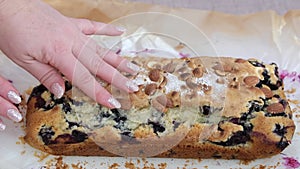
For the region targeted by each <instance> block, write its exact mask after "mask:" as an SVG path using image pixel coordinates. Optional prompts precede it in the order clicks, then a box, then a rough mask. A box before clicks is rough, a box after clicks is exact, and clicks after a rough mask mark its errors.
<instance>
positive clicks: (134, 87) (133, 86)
mask: <svg viewBox="0 0 300 169" xmlns="http://www.w3.org/2000/svg"><path fill="white" fill-rule="evenodd" d="M126 86H127V87H128V89H129V90H132V91H134V92H136V91H138V90H139V86H138V85H136V84H135V83H133V82H132V81H127V82H126Z"/></svg>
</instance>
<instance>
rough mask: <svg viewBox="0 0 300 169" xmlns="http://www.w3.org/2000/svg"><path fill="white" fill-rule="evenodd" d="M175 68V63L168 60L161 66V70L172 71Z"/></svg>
mask: <svg viewBox="0 0 300 169" xmlns="http://www.w3.org/2000/svg"><path fill="white" fill-rule="evenodd" d="M175 69H176V64H174V63H172V62H170V63H168V64H167V65H165V66H164V67H163V70H164V71H166V72H169V73H173V72H174V71H175Z"/></svg>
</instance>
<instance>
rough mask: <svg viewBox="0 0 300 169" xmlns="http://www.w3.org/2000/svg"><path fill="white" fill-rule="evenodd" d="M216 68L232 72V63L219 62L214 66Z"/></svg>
mask: <svg viewBox="0 0 300 169" xmlns="http://www.w3.org/2000/svg"><path fill="white" fill-rule="evenodd" d="M212 68H213V69H214V70H220V71H223V72H231V70H232V67H231V66H230V65H221V64H220V63H218V64H217V65H215V66H213V67H212Z"/></svg>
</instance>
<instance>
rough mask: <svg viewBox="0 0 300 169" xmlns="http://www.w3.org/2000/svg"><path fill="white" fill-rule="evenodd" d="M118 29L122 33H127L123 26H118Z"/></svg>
mask: <svg viewBox="0 0 300 169" xmlns="http://www.w3.org/2000/svg"><path fill="white" fill-rule="evenodd" d="M116 29H117V30H118V31H120V32H125V31H126V28H124V27H123V26H116Z"/></svg>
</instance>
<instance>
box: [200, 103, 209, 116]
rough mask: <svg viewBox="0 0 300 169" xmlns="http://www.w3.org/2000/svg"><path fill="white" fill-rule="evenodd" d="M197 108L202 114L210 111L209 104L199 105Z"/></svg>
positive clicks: (207, 113)
mask: <svg viewBox="0 0 300 169" xmlns="http://www.w3.org/2000/svg"><path fill="white" fill-rule="evenodd" d="M199 110H200V113H201V114H203V115H209V114H210V113H211V108H210V106H206V105H204V106H200V107H199Z"/></svg>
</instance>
